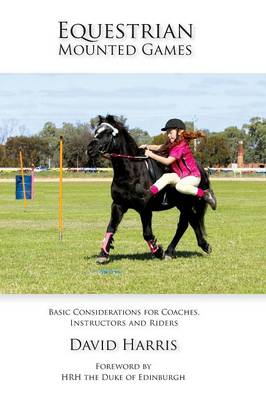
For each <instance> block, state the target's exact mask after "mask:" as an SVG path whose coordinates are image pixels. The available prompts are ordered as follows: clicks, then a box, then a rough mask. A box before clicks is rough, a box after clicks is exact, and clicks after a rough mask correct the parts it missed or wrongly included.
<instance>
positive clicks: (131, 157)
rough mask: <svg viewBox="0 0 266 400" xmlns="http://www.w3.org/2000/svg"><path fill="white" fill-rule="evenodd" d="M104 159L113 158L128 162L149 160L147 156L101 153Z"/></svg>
mask: <svg viewBox="0 0 266 400" xmlns="http://www.w3.org/2000/svg"><path fill="white" fill-rule="evenodd" d="M101 156H102V157H103V158H106V159H107V160H111V159H112V158H126V159H127V160H147V158H148V157H147V156H130V155H128V154H117V153H110V154H108V153H101Z"/></svg>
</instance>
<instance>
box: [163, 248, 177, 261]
mask: <svg viewBox="0 0 266 400" xmlns="http://www.w3.org/2000/svg"><path fill="white" fill-rule="evenodd" d="M174 258H176V255H175V252H173V251H171V252H170V251H169V252H168V251H167V250H166V252H165V260H173V259H174Z"/></svg>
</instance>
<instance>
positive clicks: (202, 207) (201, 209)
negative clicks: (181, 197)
mask: <svg viewBox="0 0 266 400" xmlns="http://www.w3.org/2000/svg"><path fill="white" fill-rule="evenodd" d="M197 165H198V168H199V170H200V175H201V181H200V184H199V187H200V188H201V189H203V190H206V189H210V188H211V184H210V180H209V175H208V173H207V172H206V171H205V169H204V168H203V167H202V165H200V164H198V163H197ZM194 210H195V213H196V216H197V220H198V221H199V225H200V229H201V232H202V235H203V236H206V228H205V222H204V217H205V213H206V211H207V203H206V201H203V200H197V201H196V204H195V207H194Z"/></svg>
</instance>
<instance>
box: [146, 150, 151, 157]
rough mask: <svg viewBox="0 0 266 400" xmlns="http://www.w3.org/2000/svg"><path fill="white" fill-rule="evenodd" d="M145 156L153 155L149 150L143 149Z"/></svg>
mask: <svg viewBox="0 0 266 400" xmlns="http://www.w3.org/2000/svg"><path fill="white" fill-rule="evenodd" d="M145 156H146V157H152V156H153V152H152V151H151V150H145Z"/></svg>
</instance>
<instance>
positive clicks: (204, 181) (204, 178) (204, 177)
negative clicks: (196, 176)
mask: <svg viewBox="0 0 266 400" xmlns="http://www.w3.org/2000/svg"><path fill="white" fill-rule="evenodd" d="M197 166H198V169H199V171H200V175H201V180H200V184H199V187H200V188H201V189H203V190H206V189H210V187H211V184H210V180H209V175H208V173H207V172H206V171H205V169H204V168H203V166H202V165H200V164H199V163H197Z"/></svg>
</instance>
